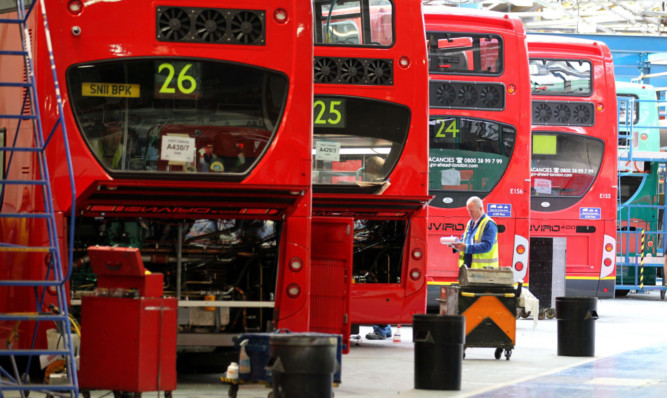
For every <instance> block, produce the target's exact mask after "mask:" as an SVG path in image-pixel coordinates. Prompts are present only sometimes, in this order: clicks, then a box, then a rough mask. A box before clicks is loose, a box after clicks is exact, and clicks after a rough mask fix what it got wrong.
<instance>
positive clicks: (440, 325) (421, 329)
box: [412, 314, 465, 390]
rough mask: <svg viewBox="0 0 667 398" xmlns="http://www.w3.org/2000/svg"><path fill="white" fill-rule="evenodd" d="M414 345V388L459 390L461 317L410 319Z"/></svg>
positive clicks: (414, 317)
mask: <svg viewBox="0 0 667 398" xmlns="http://www.w3.org/2000/svg"><path fill="white" fill-rule="evenodd" d="M412 328H413V329H412V333H413V334H412V336H413V337H412V341H413V342H414V343H415V388H416V389H421V390H460V389H461V366H462V361H463V346H464V344H465V317H463V316H460V315H435V314H417V315H413V316H412Z"/></svg>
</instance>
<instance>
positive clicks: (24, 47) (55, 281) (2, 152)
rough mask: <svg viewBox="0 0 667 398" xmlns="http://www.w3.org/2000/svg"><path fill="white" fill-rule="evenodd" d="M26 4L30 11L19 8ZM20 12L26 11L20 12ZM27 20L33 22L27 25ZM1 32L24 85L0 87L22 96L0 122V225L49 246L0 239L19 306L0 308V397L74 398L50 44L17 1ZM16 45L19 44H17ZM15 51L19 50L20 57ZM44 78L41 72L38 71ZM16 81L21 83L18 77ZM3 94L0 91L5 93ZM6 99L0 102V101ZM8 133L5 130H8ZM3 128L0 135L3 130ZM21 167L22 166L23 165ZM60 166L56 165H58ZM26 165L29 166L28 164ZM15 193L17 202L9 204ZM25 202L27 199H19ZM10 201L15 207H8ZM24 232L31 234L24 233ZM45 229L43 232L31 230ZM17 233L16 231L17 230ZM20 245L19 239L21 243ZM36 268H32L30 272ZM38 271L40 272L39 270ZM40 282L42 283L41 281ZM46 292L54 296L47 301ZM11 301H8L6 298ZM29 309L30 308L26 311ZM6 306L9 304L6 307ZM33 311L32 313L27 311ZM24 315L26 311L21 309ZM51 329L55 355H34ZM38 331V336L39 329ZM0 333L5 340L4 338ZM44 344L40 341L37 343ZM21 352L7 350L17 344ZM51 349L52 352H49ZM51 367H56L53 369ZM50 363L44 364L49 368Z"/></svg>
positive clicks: (1, 289)
mask: <svg viewBox="0 0 667 398" xmlns="http://www.w3.org/2000/svg"><path fill="white" fill-rule="evenodd" d="M26 2H27V3H30V4H29V5H28V6H26ZM36 5H39V7H40V9H41V15H32V17H31V14H36V12H35V13H33V9H35V7H36ZM26 7H27V8H26ZM30 18H32V20H31V19H30ZM30 21H32V22H34V29H38V28H40V27H39V26H37V23H38V21H41V23H42V24H43V29H44V33H45V37H46V45H47V48H48V51H49V59H50V68H51V73H52V75H53V81H54V87H55V98H56V100H57V101H56V102H57V111H58V115H57V120H56V121H55V123H54V126H53V128H52V130H51V131H50V133H49V135H48V136H46V139H45V137H44V134H43V129H42V118H41V116H40V112H39V104H40V102H39V99H38V95H37V87H36V83H35V82H36V79H35V66H34V62H33V54H32V49H33V48H34V46H33V45H32V43H31V37H30V33H29V32H30V31H29V22H30ZM0 27H3V28H5V30H4V31H5V32H8V31H10V29H17V31H18V35H17V36H16V37H17V38H20V42H21V43H20V45H19V43H12V44H10V43H6V42H7V40H3V41H2V43H4V45H5V46H11V48H0V58H4V59H5V60H7V59H10V58H16V57H20V58H22V59H23V62H24V71H25V76H24V77H25V81H0V90H9V91H12V90H13V92H18V91H17V89H22V90H23V96H22V97H21V96H20V95H18V96H17V99H16V101H17V106H16V107H15V108H14V109H15V110H16V112H15V113H12V114H0V123H6V126H3V125H2V124H0V159H1V160H2V162H1V163H0V172H1V173H0V222H2V223H3V224H2V225H3V226H4V227H6V229H7V230H9V229H11V228H9V227H11V226H17V227H20V226H24V229H23V232H25V235H27V236H28V237H29V236H30V235H33V234H42V233H44V232H46V235H48V242H43V243H41V244H40V243H34V242H26V241H29V240H30V239H27V238H26V236H19V237H18V238H17V235H19V234H14V235H12V234H11V233H7V234H5V235H3V234H1V233H0V262H5V264H3V268H5V269H6V270H11V271H13V272H15V274H18V275H21V276H18V277H16V278H12V276H14V274H12V275H11V276H10V272H5V271H3V274H2V275H1V276H0V278H1V279H2V280H0V294H3V295H7V296H6V297H7V298H9V297H11V298H10V299H9V300H7V302H12V303H13V304H16V302H17V301H22V300H24V301H25V302H26V303H28V304H26V305H24V306H20V305H17V306H16V307H13V308H17V307H18V308H21V309H20V310H19V311H13V312H10V310H9V308H8V307H4V308H2V307H0V311H5V312H2V313H0V323H1V324H2V325H3V326H4V328H5V329H4V332H5V333H4V334H3V335H2V337H3V339H2V340H0V397H3V396H5V392H13V393H9V394H15V393H16V392H18V393H19V394H20V396H21V397H22V398H25V397H27V396H28V394H29V393H30V392H32V391H36V392H41V393H44V394H47V396H51V397H55V396H58V397H77V396H78V394H79V389H78V381H77V377H76V358H75V347H74V345H75V343H74V340H73V336H72V328H74V329H75V331H76V332H77V334H79V329H78V325H77V323H76V321H75V320H74V319H73V318H71V317H70V315H69V313H68V308H67V286H66V282H67V281H68V279H69V277H70V274H71V271H72V255H73V241H74V239H73V238H74V228H73V226H74V213H75V207H74V201H75V197H76V196H75V192H76V191H75V187H74V177H73V173H72V160H71V154H70V150H69V146H68V139H67V131H66V129H65V121H64V117H63V108H62V101H61V98H60V89H59V85H58V79H57V74H56V69H55V63H54V58H53V51H52V48H51V38H50V33H49V29H48V21H47V18H46V9H45V7H44V2H43V0H16V8H15V9H12V10H10V11H7V12H5V13H4V14H1V15H0ZM17 41H18V40H17ZM19 48H20V50H19ZM5 65H6V63H5ZM43 69H44V70H43V72H44V73H46V72H47V71H46V68H43ZM19 80H20V77H19ZM6 92H7V91H5V93H6ZM5 95H6V94H5ZM7 126H9V128H7ZM3 127H5V128H3ZM57 132H59V133H60V136H59V138H58V140H59V141H61V143H62V144H63V146H64V149H65V150H64V152H65V153H64V154H63V155H64V159H63V160H62V162H63V163H64V162H65V161H66V162H67V166H68V171H69V178H70V188H71V193H70V194H71V198H72V204H71V208H70V228H69V231H68V251H69V255H68V257H67V258H68V262H69V264H68V266H67V274H64V272H63V269H64V267H63V257H62V255H61V250H60V247H61V244H60V243H59V241H58V226H57V225H56V214H55V210H54V203H53V196H52V190H51V181H50V176H49V169H48V162H47V159H46V149H47V147H48V145H49V142H51V139H52V138H53V137H54V136H55V135H56V133H57ZM26 159H27V160H26ZM59 162H61V160H59ZM28 163H30V164H28ZM26 166H29V168H33V169H34V170H35V171H34V172H33V173H22V172H21V171H22V169H29V168H26ZM17 193H20V194H22V196H12V195H16V194H17ZM26 194H27V195H26ZM10 197H12V199H13V200H14V202H11V200H10ZM17 197H23V198H25V199H26V200H25V202H26V203H22V204H21V207H20V208H19V207H18V206H12V205H13V204H15V203H16V201H17V200H16V199H15V198H17ZM26 226H30V227H26ZM36 227H40V228H44V229H45V230H46V231H41V230H36V229H31V228H36ZM16 230H18V228H16ZM21 238H23V239H21ZM37 267H39V268H37ZM44 267H45V271H40V270H43V269H44ZM26 269H29V270H33V271H34V270H37V274H39V275H44V276H43V279H39V280H27V279H21V278H25V277H26V276H25V275H26V272H22V271H23V270H26ZM40 278H41V277H40ZM47 291H48V292H49V293H50V294H52V295H55V302H54V300H53V299H51V300H47V297H48V295H47ZM10 294H11V296H10ZM33 302H34V303H33ZM6 305H7V306H8V305H9V304H6ZM33 305H34V306H33ZM23 307H25V310H24V309H23ZM22 322H24V326H25V322H30V324H29V326H28V327H24V328H20V326H21V323H22ZM51 325H55V332H53V334H54V335H55V336H56V339H57V340H58V341H57V343H56V344H55V346H56V347H55V348H54V347H51V349H38V348H36V347H37V343H36V342H37V339H38V334H39V333H44V329H45V326H47V327H48V326H51ZM40 326H41V328H40ZM7 333H8V334H9V335H8V337H7ZM42 340H43V339H42ZM17 341H18V342H19V345H20V347H19V348H18V349H17V348H14V346H15V345H16V342H17ZM52 345H54V344H52ZM40 358H41V359H42V360H44V364H45V365H47V364H49V363H50V364H49V365H48V366H46V369H45V376H47V377H41V375H40V377H38V380H31V379H30V373H31V370H33V373H34V369H35V365H38V364H39V363H40ZM54 359H55V361H54ZM49 361H50V362H49Z"/></svg>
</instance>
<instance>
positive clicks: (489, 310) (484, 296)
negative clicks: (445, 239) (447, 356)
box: [439, 268, 520, 360]
mask: <svg viewBox="0 0 667 398" xmlns="http://www.w3.org/2000/svg"><path fill="white" fill-rule="evenodd" d="M441 292H442V293H441V300H439V301H440V302H441V311H440V312H441V313H449V314H451V313H452V312H453V311H456V312H457V314H458V315H462V316H464V317H465V319H466V322H465V325H466V338H465V348H468V347H495V348H496V351H495V357H496V359H500V357H501V356H502V354H503V351H504V352H505V358H506V359H507V360H509V359H510V356H511V355H512V350H513V349H514V345H515V343H516V306H517V298H518V296H519V293H520V292H519V291H517V290H515V288H514V285H513V278H512V271H511V269H509V268H500V269H466V268H462V269H461V272H460V275H459V286H458V287H451V286H450V287H447V288H443V289H442V290H441ZM454 300H455V301H456V303H452V301H454ZM448 302H449V303H448ZM447 308H449V310H448V309H447Z"/></svg>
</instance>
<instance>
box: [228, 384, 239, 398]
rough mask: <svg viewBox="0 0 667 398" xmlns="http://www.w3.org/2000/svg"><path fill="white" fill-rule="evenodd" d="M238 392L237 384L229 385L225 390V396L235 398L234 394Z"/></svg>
mask: <svg viewBox="0 0 667 398" xmlns="http://www.w3.org/2000/svg"><path fill="white" fill-rule="evenodd" d="M238 392H239V385H238V384H231V385H230V386H229V390H227V396H229V398H236V394H237V393H238Z"/></svg>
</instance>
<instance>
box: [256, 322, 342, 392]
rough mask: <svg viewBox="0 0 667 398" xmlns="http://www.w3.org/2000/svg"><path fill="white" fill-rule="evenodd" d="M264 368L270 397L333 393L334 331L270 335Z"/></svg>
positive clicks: (337, 366)
mask: <svg viewBox="0 0 667 398" xmlns="http://www.w3.org/2000/svg"><path fill="white" fill-rule="evenodd" d="M269 344H270V355H271V357H270V359H269V364H268V366H267V368H269V369H270V371H271V373H272V386H273V398H311V397H312V398H327V397H332V396H333V378H334V372H335V371H336V370H337V369H338V368H339V366H340V364H338V361H337V359H336V347H337V344H338V337H337V335H332V334H323V333H291V334H277V335H273V336H271V341H270V343H269Z"/></svg>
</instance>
